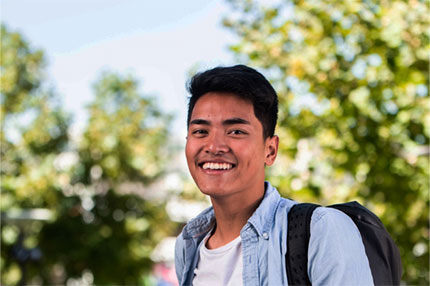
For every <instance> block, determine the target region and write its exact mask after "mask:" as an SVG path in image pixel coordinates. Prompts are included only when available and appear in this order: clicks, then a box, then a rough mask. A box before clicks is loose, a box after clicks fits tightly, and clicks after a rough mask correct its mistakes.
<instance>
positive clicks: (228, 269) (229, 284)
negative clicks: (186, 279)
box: [193, 232, 243, 286]
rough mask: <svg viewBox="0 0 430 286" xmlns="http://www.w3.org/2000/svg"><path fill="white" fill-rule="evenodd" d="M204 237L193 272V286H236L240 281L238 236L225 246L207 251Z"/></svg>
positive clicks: (241, 283) (240, 260)
mask: <svg viewBox="0 0 430 286" xmlns="http://www.w3.org/2000/svg"><path fill="white" fill-rule="evenodd" d="M210 235H211V232H209V233H208V235H207V236H206V237H205V239H204V241H203V245H202V247H200V253H199V254H200V260H199V263H198V265H197V268H196V269H195V270H194V279H193V285H194V286H200V285H202V286H203V285H204V286H220V285H221V286H237V285H243V281H242V269H243V261H242V240H241V239H240V235H239V236H238V237H237V238H235V239H234V240H232V241H230V242H229V243H227V244H226V245H223V246H221V247H218V248H215V249H207V247H206V241H207V240H208V238H209V237H210Z"/></svg>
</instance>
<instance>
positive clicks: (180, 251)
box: [175, 233, 185, 284]
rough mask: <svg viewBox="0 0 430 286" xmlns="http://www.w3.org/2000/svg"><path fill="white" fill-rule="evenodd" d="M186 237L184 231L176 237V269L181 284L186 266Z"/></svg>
mask: <svg viewBox="0 0 430 286" xmlns="http://www.w3.org/2000/svg"><path fill="white" fill-rule="evenodd" d="M184 259H185V257H184V239H183V237H182V233H181V234H179V236H178V237H177V238H176V243H175V271H176V277H177V278H178V282H179V284H180V283H181V281H182V274H183V272H184V271H183V268H184Z"/></svg>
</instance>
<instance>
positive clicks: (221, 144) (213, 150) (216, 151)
mask: <svg viewBox="0 0 430 286" xmlns="http://www.w3.org/2000/svg"><path fill="white" fill-rule="evenodd" d="M228 150H229V147H228V145H227V142H226V141H225V138H224V136H223V134H216V133H215V132H214V133H212V134H211V135H210V136H208V137H207V142H206V145H205V152H206V153H209V154H213V155H220V154H223V153H227V152H228Z"/></svg>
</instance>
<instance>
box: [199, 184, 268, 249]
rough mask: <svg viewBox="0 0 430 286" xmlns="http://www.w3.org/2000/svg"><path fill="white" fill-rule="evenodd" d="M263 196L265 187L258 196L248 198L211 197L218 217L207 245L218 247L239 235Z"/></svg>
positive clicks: (211, 247) (210, 247)
mask: <svg viewBox="0 0 430 286" xmlns="http://www.w3.org/2000/svg"><path fill="white" fill-rule="evenodd" d="M263 197H264V189H263V190H262V191H261V193H259V194H258V195H257V196H248V197H247V198H242V197H241V198H235V197H234V196H232V197H227V198H225V197H224V198H214V197H211V201H212V205H213V208H214V212H215V217H216V229H215V232H214V233H213V234H212V236H211V237H210V238H209V239H208V241H207V244H206V246H207V247H208V248H209V249H213V248H218V247H220V246H223V245H225V244H227V243H229V242H230V241H232V240H234V239H235V238H236V237H238V236H239V235H240V231H241V230H242V228H243V226H244V225H245V224H246V223H247V221H248V219H249V218H250V217H251V216H252V214H253V213H254V211H255V210H256V209H257V207H258V206H259V205H260V203H261V201H262V199H263ZM252 198H254V199H252Z"/></svg>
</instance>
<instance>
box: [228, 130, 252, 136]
mask: <svg viewBox="0 0 430 286" xmlns="http://www.w3.org/2000/svg"><path fill="white" fill-rule="evenodd" d="M228 134H231V135H245V134H248V133H246V132H245V131H243V130H239V129H234V130H231V131H229V132H228Z"/></svg>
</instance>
